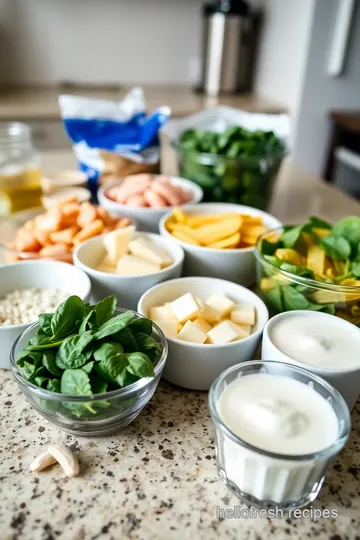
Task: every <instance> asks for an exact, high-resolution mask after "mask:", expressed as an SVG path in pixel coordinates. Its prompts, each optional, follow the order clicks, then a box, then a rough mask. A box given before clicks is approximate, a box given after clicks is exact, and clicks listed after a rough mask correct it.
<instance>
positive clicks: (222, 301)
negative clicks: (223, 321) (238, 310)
mask: <svg viewBox="0 0 360 540" xmlns="http://www.w3.org/2000/svg"><path fill="white" fill-rule="evenodd" d="M206 304H207V305H208V306H211V307H212V308H213V309H216V311H218V312H219V313H220V317H225V315H227V314H228V313H230V311H231V310H232V308H233V307H234V306H235V302H233V301H232V300H230V298H228V297H227V296H225V295H224V294H216V293H215V294H212V295H211V296H210V298H209V299H208V300H206Z"/></svg>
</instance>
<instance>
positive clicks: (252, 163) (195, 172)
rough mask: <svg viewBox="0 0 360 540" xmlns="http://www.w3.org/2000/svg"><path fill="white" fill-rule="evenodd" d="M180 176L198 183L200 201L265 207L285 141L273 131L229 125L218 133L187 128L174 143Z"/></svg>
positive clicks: (282, 154) (284, 150)
mask: <svg viewBox="0 0 360 540" xmlns="http://www.w3.org/2000/svg"><path fill="white" fill-rule="evenodd" d="M174 148H175V150H176V152H177V157H178V164H179V171H180V176H182V177H183V178H188V179H189V180H192V181H193V182H195V183H196V184H198V185H199V186H200V187H201V188H202V189H203V191H204V199H203V202H227V203H235V204H244V205H247V206H252V207H254V208H260V209H261V210H265V209H266V208H267V206H268V204H269V202H270V199H271V195H272V191H273V187H274V184H275V180H276V176H277V173H278V170H279V167H280V165H281V161H282V159H283V157H284V155H285V154H286V146H285V143H284V142H283V141H282V140H281V139H280V138H278V137H277V136H276V135H275V134H274V133H273V131H263V130H256V131H248V130H246V129H244V128H241V127H238V126H231V127H229V128H227V129H226V130H225V131H224V132H222V133H216V132H211V131H202V130H199V129H188V130H186V131H184V132H183V133H182V134H181V135H180V137H179V139H178V141H177V142H175V143H174Z"/></svg>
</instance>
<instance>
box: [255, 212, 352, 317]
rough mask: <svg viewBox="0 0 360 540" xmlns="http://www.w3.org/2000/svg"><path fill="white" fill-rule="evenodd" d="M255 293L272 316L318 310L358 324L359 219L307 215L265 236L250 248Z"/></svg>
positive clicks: (268, 232)
mask: <svg viewBox="0 0 360 540" xmlns="http://www.w3.org/2000/svg"><path fill="white" fill-rule="evenodd" d="M255 257H256V266H257V283H258V291H259V293H260V295H261V296H262V298H263V299H264V301H265V303H266V304H267V306H268V308H269V311H270V312H271V314H275V313H281V312H283V311H292V310H299V309H300V310H304V309H305V310H313V311H323V312H324V313H330V314H332V315H337V316H338V317H342V318H343V319H346V320H347V321H350V322H352V323H353V324H355V325H357V326H360V217H357V216H348V217H345V218H343V219H341V220H340V221H338V222H337V223H335V225H333V226H332V225H330V224H329V223H327V222H326V221H324V220H322V219H320V218H317V217H310V218H309V219H308V220H307V222H306V223H304V224H303V225H299V226H292V225H286V226H284V227H282V228H279V229H273V230H272V231H267V232H266V233H264V234H263V235H262V236H261V237H260V238H259V239H258V242H257V246H256V249H255Z"/></svg>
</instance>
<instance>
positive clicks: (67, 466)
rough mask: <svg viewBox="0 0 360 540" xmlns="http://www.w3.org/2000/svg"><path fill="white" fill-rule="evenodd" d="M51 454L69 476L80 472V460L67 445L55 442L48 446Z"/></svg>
mask: <svg viewBox="0 0 360 540" xmlns="http://www.w3.org/2000/svg"><path fill="white" fill-rule="evenodd" d="M48 452H49V454H51V456H52V457H53V458H54V459H55V460H56V461H58V462H59V464H60V465H61V467H62V468H63V470H64V473H65V474H66V476H68V477H70V478H71V477H72V476H76V475H77V474H79V472H80V468H79V462H78V460H77V459H76V457H75V456H74V454H72V452H70V450H69V449H68V448H66V446H63V445H61V444H53V445H52V446H49V448H48Z"/></svg>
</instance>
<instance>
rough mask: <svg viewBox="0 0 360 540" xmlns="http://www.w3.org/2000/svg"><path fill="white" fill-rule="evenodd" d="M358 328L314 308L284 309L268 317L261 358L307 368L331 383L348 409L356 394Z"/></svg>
mask: <svg viewBox="0 0 360 540" xmlns="http://www.w3.org/2000/svg"><path fill="white" fill-rule="evenodd" d="M359 351H360V328H358V327H357V326H355V325H354V324H352V323H350V322H348V321H346V320H344V319H341V318H339V317H335V316H334V315H329V314H327V313H320V312H318V311H305V310H304V311H301V310H297V311H288V312H285V313H280V314H279V315H276V316H275V317H273V318H272V319H270V320H269V321H268V322H267V324H266V326H265V328H264V334H263V342H262V355H261V358H262V359H267V358H271V359H273V360H278V361H279V362H287V363H290V364H294V365H297V366H301V367H303V368H305V369H308V370H309V371H311V372H312V373H315V374H316V375H319V376H320V377H323V378H324V379H325V380H327V381H328V382H329V383H330V384H331V385H332V386H334V387H335V388H336V389H337V390H338V391H339V392H340V394H341V395H342V396H343V398H344V399H345V401H346V403H347V405H348V407H349V409H350V410H351V409H352V408H353V407H354V405H355V403H356V402H357V400H358V398H359V395H360V353H359Z"/></svg>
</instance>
